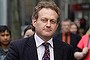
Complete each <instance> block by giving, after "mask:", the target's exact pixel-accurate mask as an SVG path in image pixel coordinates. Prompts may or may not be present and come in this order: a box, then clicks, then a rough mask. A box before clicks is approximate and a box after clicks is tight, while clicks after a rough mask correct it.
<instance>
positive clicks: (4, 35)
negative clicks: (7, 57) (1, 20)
mask: <svg viewBox="0 0 90 60" xmlns="http://www.w3.org/2000/svg"><path fill="white" fill-rule="evenodd" d="M10 38H11V36H10V33H9V32H7V30H6V31H5V32H0V44H1V45H8V44H9V43H10Z"/></svg>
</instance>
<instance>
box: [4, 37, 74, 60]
mask: <svg viewBox="0 0 90 60" xmlns="http://www.w3.org/2000/svg"><path fill="white" fill-rule="evenodd" d="M53 46H54V60H73V49H72V46H70V45H68V44H66V43H63V42H61V41H59V40H54V39H53ZM5 60H38V56H37V48H36V44H35V39H34V37H33V36H31V37H29V38H25V39H20V40H17V41H14V42H11V43H10V48H9V51H8V54H7V56H6V58H5Z"/></svg>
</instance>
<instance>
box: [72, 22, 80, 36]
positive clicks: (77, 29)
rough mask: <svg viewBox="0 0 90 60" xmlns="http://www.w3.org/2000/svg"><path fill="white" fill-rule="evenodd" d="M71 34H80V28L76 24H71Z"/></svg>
mask: <svg viewBox="0 0 90 60" xmlns="http://www.w3.org/2000/svg"><path fill="white" fill-rule="evenodd" d="M70 32H71V33H74V34H79V28H78V26H77V25H76V24H75V23H74V22H71V25H70Z"/></svg>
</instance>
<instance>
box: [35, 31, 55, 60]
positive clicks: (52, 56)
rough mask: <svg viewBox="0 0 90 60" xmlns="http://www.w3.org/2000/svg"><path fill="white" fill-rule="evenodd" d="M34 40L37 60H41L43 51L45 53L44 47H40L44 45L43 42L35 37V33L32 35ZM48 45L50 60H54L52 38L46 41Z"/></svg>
mask: <svg viewBox="0 0 90 60" xmlns="http://www.w3.org/2000/svg"><path fill="white" fill-rule="evenodd" d="M34 38H35V42H36V47H37V54H38V60H42V57H43V55H44V51H45V47H44V46H43V45H42V43H44V41H43V40H42V39H41V38H40V37H39V36H37V34H36V33H35V35H34ZM48 43H50V45H49V50H50V60H54V50H53V42H52V38H51V39H50V40H49V41H48Z"/></svg>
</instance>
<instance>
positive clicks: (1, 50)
mask: <svg viewBox="0 0 90 60" xmlns="http://www.w3.org/2000/svg"><path fill="white" fill-rule="evenodd" d="M10 41H11V31H10V29H9V28H8V27H7V26H5V25H1V26H0V60H4V58H5V57H6V54H7V52H8V47H9V44H10Z"/></svg>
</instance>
